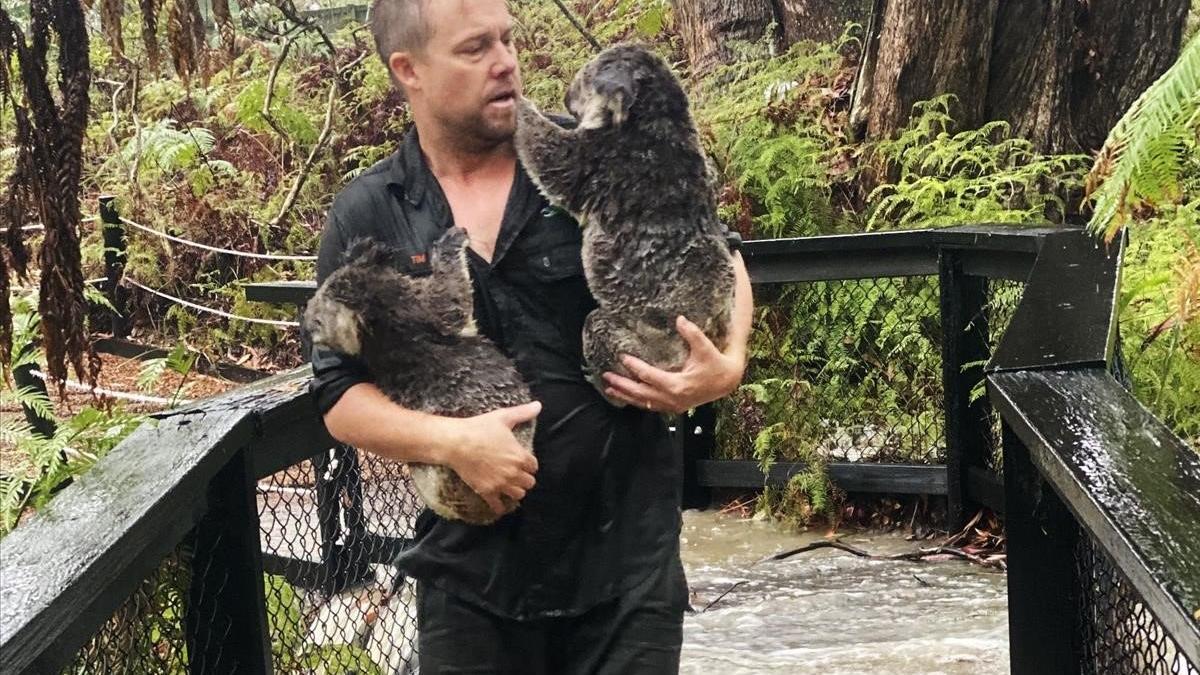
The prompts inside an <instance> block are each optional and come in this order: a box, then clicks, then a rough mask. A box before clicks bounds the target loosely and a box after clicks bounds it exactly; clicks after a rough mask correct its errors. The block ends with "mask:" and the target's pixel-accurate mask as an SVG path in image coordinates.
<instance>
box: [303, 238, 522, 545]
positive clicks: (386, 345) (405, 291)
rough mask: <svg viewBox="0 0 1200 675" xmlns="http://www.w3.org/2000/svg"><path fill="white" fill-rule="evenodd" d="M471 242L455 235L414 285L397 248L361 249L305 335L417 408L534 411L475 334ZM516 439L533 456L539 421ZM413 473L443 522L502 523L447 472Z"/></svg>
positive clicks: (319, 304)
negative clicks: (359, 363)
mask: <svg viewBox="0 0 1200 675" xmlns="http://www.w3.org/2000/svg"><path fill="white" fill-rule="evenodd" d="M467 244H468V240H467V233H466V231H465V230H463V229H461V228H452V229H450V230H449V231H447V233H446V234H445V235H443V236H442V238H441V239H439V240H438V241H437V242H436V243H435V244H434V246H433V249H432V251H431V252H430V266H431V268H432V270H433V273H432V274H431V275H429V276H424V277H415V276H410V275H407V274H404V273H403V272H401V271H399V269H398V268H397V265H396V256H397V254H396V253H395V251H393V250H392V249H390V248H388V247H386V246H383V245H381V244H378V243H375V242H371V241H367V240H363V241H360V242H358V243H356V244H355V245H354V246H352V247H351V249H350V251H349V252H348V253H347V255H346V256H345V260H346V263H345V264H344V265H343V266H342V267H340V268H339V269H338V270H337V271H336V272H334V273H333V274H330V275H329V278H327V279H326V280H325V281H324V283H322V284H321V287H320V288H319V289H317V293H316V295H314V296H313V298H312V300H311V301H309V303H308V308H307V309H306V310H305V313H304V326H305V329H306V330H307V331H308V333H309V334H310V335H311V337H312V340H313V342H314V343H315V344H319V345H322V346H324V347H327V348H329V349H333V350H335V351H340V352H342V353H345V354H351V355H357V356H358V357H359V358H361V359H362V360H363V361H364V362H365V363H366V364H367V367H368V369H369V370H370V372H371V375H372V376H373V377H374V380H375V385H376V386H377V387H379V389H380V390H381V391H383V393H384V394H386V395H387V397H388V398H390V399H391V400H392V401H394V402H396V403H398V404H400V405H401V406H403V407H405V408H409V409H411V410H419V411H423V412H427V413H432V414H435V415H446V416H449V417H471V416H474V415H480V414H483V413H487V412H491V411H493V410H496V409H497V408H504V407H509V406H514V405H520V404H523V403H528V402H529V401H530V400H532V399H531V397H530V393H529V388H528V387H527V386H526V384H525V382H524V381H523V380H522V379H521V376H520V374H519V373H518V372H517V369H516V367H515V366H514V365H513V363H512V361H511V360H510V359H509V358H508V357H506V356H505V355H504V354H503V353H502V352H501V351H500V350H499V349H498V348H497V347H496V346H495V345H494V344H492V343H491V342H490V341H489V340H488V339H487V338H485V337H483V336H481V335H479V334H478V333H477V331H476V330H475V324H474V321H473V319H472V313H473V312H472V307H473V304H472V303H473V296H472V291H471V280H470V276H469V273H468V271H467V259H466V247H467ZM513 431H514V433H515V434H516V437H517V440H518V441H520V442H521V444H522V445H524V446H525V448H526V449H528V450H529V451H530V452H531V453H532V452H533V433H534V424H533V422H529V423H526V424H522V425H519V426H518V427H517V428H516V429H514V430H513ZM409 470H410V472H411V474H412V477H413V484H414V486H415V487H416V489H417V492H418V493H419V494H420V495H421V497H422V499H424V500H425V503H426V504H427V505H428V506H429V507H430V508H431V509H433V511H434V512H435V513H437V514H438V515H440V516H442V517H444V518H452V519H458V520H462V521H465V522H468V523H473V524H479V525H486V524H488V523H491V522H493V521H495V520H496V518H497V516H496V514H495V513H494V512H493V511H492V510H491V508H489V507H488V505H487V503H486V502H484V501H483V498H481V497H480V496H479V495H478V494H476V493H475V491H474V490H472V489H471V488H470V487H469V486H468V485H467V484H466V483H465V482H463V480H462V479H461V478H459V476H458V474H456V473H455V472H454V471H453V470H452V469H450V468H449V467H445V466H439V465H431V464H420V463H415V462H413V463H410V464H409ZM503 499H504V500H505V506H506V507H509V508H511V507H513V506H515V504H514V503H513V502H512V501H511V500H509V498H508V497H503Z"/></svg>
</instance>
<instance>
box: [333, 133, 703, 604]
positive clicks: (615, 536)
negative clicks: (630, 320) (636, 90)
mask: <svg viewBox="0 0 1200 675" xmlns="http://www.w3.org/2000/svg"><path fill="white" fill-rule="evenodd" d="M452 221H453V217H452V214H451V212H450V208H449V205H448V204H447V202H446V198H445V196H444V195H443V193H442V191H441V188H440V186H439V185H438V183H437V180H436V179H435V178H434V177H433V175H432V173H431V172H430V171H429V169H428V167H427V166H426V164H425V161H424V157H423V155H422V153H421V150H420V146H419V143H418V141H417V137H416V134H415V132H410V133H409V134H408V136H407V137H406V138H405V140H404V142H403V143H402V145H401V148H400V150H399V151H398V152H397V153H396V154H394V155H392V156H391V157H389V158H387V159H385V160H383V161H382V162H380V163H378V164H376V165H375V166H374V167H372V168H371V169H369V170H367V171H366V172H364V173H363V174H362V175H360V176H359V177H358V178H356V179H355V180H354V181H352V182H351V183H350V184H349V185H348V186H347V187H346V188H345V189H344V190H343V191H342V192H341V193H340V194H339V195H338V197H337V199H335V201H334V204H333V207H332V208H331V210H330V213H329V219H328V223H327V225H326V229H325V232H324V235H323V236H322V240H321V250H320V259H319V262H318V280H319V281H321V280H324V278H325V277H327V276H328V275H329V274H330V273H331V272H332V271H333V270H334V269H336V267H337V265H338V264H339V260H340V258H341V254H342V252H343V251H344V250H346V249H347V248H348V246H349V245H350V244H351V242H353V241H354V240H355V239H358V238H360V237H371V238H374V239H377V240H380V241H383V242H386V243H388V244H391V245H393V246H398V247H400V248H401V249H402V250H403V252H404V253H405V254H406V255H405V256H404V257H405V258H407V259H410V260H413V261H414V262H413V269H412V272H413V273H420V272H421V271H422V270H421V269H420V268H421V266H422V261H423V260H425V259H426V258H424V255H425V254H426V253H427V252H428V250H429V246H430V244H431V243H432V242H433V241H435V240H436V239H437V238H438V237H439V236H441V234H442V233H443V232H444V231H445V230H446V228H448V227H451V226H452V225H453V222H452ZM581 242H582V237H581V232H580V228H579V225H578V224H577V223H576V222H575V221H574V220H573V219H572V218H571V217H570V216H569V215H568V214H566V213H564V212H562V211H560V210H558V209H555V208H552V207H551V206H550V205H549V204H548V203H547V202H546V200H545V199H544V198H543V197H542V196H541V195H540V194H539V192H538V190H537V188H536V187H534V185H533V183H532V182H531V181H530V179H529V177H528V176H527V175H526V174H525V172H524V170H522V169H521V168H520V167H519V166H518V169H517V173H516V176H515V177H514V181H513V186H512V190H511V192H510V194H509V196H508V202H507V206H506V208H505V211H504V216H503V221H502V223H501V226H500V234H499V238H498V241H497V243H496V248H495V252H494V255H493V259H492V261H491V262H490V263H489V262H488V261H486V260H484V259H483V258H481V257H480V256H479V255H477V254H475V253H474V252H473V251H471V252H470V253H469V261H470V272H471V279H472V282H473V285H474V292H475V320H476V323H477V325H478V326H479V329H480V332H481V333H482V334H483V335H485V336H487V337H488V338H490V339H491V340H492V341H493V342H494V343H495V344H496V345H497V346H498V347H499V348H500V349H501V350H503V351H504V352H505V353H506V354H508V355H509V356H510V357H511V358H513V360H514V361H515V363H516V365H517V368H518V370H519V371H520V372H521V374H522V376H523V377H524V378H525V380H526V382H528V383H529V386H530V390H531V391H532V394H533V397H534V398H535V399H537V400H538V401H541V403H542V412H541V413H540V415H539V416H538V419H537V432H536V435H535V437H534V452H535V453H536V455H537V458H538V466H539V468H538V472H537V475H536V479H537V485H536V486H535V487H534V488H533V489H532V490H530V491H529V493H528V494H527V495H526V497H525V499H524V501H523V502H522V503H521V506H520V508H518V509H517V510H516V511H515V512H513V513H511V514H509V515H507V516H505V517H504V518H501V519H500V520H499V521H497V522H496V523H495V524H493V525H490V526H484V527H480V526H472V525H466V524H463V523H461V522H456V521H449V520H445V519H442V518H441V517H439V516H437V515H436V514H434V513H433V512H432V511H429V510H428V509H426V510H425V511H424V512H423V513H422V514H421V515H420V517H419V518H418V520H417V528H416V529H417V532H416V537H415V545H414V547H413V548H412V549H411V550H409V551H408V552H406V553H405V554H404V555H403V556H402V557H401V559H400V560H399V561H398V562H399V565H400V567H401V569H402V570H403V571H404V572H405V573H406V574H408V575H410V576H412V577H415V578H417V579H420V580H422V581H424V582H426V583H429V584H432V585H434V586H437V587H439V588H441V589H443V590H444V591H446V592H448V593H450V594H452V595H455V596H457V597H460V598H462V599H464V600H467V601H469V602H472V603H474V604H477V605H479V606H481V607H484V608H486V609H488V610H490V611H492V612H493V613H496V614H499V615H501V616H506V617H511V618H517V619H533V618H541V617H549V616H570V615H577V614H581V613H583V612H585V611H587V610H588V609H589V608H591V607H593V606H595V605H596V604H598V603H600V602H603V601H604V600H607V599H610V598H613V597H616V596H618V595H620V594H621V593H622V592H623V591H625V590H627V589H629V588H631V587H632V586H634V585H636V584H637V582H638V581H640V580H642V579H643V578H645V577H646V575H647V574H648V573H650V572H651V571H653V570H654V569H655V568H656V567H659V566H661V565H664V564H666V563H667V562H668V561H669V560H670V558H669V556H672V555H674V552H675V551H676V546H677V544H678V536H679V527H680V516H679V490H680V457H679V454H678V452H677V451H676V450H675V448H674V447H673V444H672V443H671V442H670V440H669V437H668V434H667V428H666V423H665V420H664V419H663V418H662V416H660V415H658V414H654V413H650V412H647V411H644V410H638V409H632V408H625V409H618V408H615V407H613V406H611V405H609V404H608V403H606V402H605V400H604V399H603V398H602V397H601V396H600V395H599V393H598V392H597V391H596V390H595V389H594V388H593V387H592V386H591V385H590V384H589V383H588V382H587V381H586V380H585V379H584V374H583V369H582V364H583V357H582V347H581V340H582V329H583V322H584V319H585V317H586V316H587V314H588V313H589V312H590V311H591V310H592V309H594V308H595V301H594V300H593V299H592V296H591V294H590V293H589V291H588V287H587V283H586V280H585V279H584V276H583V266H582V262H581V257H580V246H581ZM313 370H314V375H315V377H314V379H313V384H312V393H313V396H314V399H315V400H316V401H317V405H318V407H319V408H320V409H321V412H322V413H324V412H326V411H327V410H328V409H329V408H331V407H332V406H333V405H334V403H335V402H336V401H337V399H338V398H339V397H340V396H341V395H342V393H344V392H345V390H346V389H348V388H349V387H350V386H353V385H354V384H357V383H359V382H366V381H370V377H371V375H370V373H369V372H368V371H367V369H366V367H365V366H364V364H363V363H362V362H361V361H358V360H357V359H354V358H351V357H349V356H346V355H342V354H336V353H332V352H328V351H324V350H314V352H313Z"/></svg>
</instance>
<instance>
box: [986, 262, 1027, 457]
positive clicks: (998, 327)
mask: <svg viewBox="0 0 1200 675" xmlns="http://www.w3.org/2000/svg"><path fill="white" fill-rule="evenodd" d="M1024 292H1025V284H1024V283H1021V282H1017V281H1008V280H1006V279H989V280H988V282H987V304H986V305H985V306H984V313H985V315H986V316H987V323H988V348H989V352H990V353H995V351H996V347H998V346H999V345H1000V339H1001V338H1002V337H1003V336H1004V331H1006V330H1008V324H1009V323H1011V322H1012V318H1013V314H1015V313H1016V311H1017V305H1019V304H1020V303H1021V296H1022V295H1023V294H1024ZM988 416H989V417H990V418H991V420H992V438H991V440H992V447H991V452H990V453H989V454H988V468H989V469H991V470H993V471H995V472H996V473H1001V472H1003V471H1004V451H1003V448H1004V443H1003V441H1002V439H1001V431H1000V428H1001V420H1000V413H998V412H996V411H995V409H993V408H992V407H991V406H988Z"/></svg>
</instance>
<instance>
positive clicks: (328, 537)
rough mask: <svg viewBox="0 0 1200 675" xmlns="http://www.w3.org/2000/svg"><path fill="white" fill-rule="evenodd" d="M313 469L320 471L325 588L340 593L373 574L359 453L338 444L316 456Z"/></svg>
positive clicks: (319, 490) (318, 475)
mask: <svg viewBox="0 0 1200 675" xmlns="http://www.w3.org/2000/svg"><path fill="white" fill-rule="evenodd" d="M313 469H314V470H315V471H316V474H317V475H316V484H317V519H318V520H319V522H320V527H321V563H322V566H323V567H324V569H325V574H324V579H322V581H323V584H322V590H324V591H325V592H326V593H340V592H341V591H344V590H346V589H347V588H349V587H351V586H354V585H355V584H358V583H361V582H362V581H364V580H366V579H369V578H371V577H372V572H371V568H370V566H369V564H368V562H367V556H366V553H365V551H364V550H363V544H365V543H366V526H365V523H364V518H363V515H362V483H361V478H362V477H361V469H360V467H359V465H358V452H357V451H356V450H355V449H354V448H351V447H349V446H346V445H339V446H337V447H336V448H333V449H331V450H328V451H326V452H322V453H320V454H319V455H317V456H316V457H314V458H313ZM343 497H344V498H345V499H346V502H343Z"/></svg>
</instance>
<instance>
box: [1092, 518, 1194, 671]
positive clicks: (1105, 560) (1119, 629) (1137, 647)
mask: <svg viewBox="0 0 1200 675" xmlns="http://www.w3.org/2000/svg"><path fill="white" fill-rule="evenodd" d="M1075 568H1076V572H1077V574H1078V578H1079V582H1080V588H1079V589H1078V592H1079V611H1080V622H1079V625H1080V628H1081V629H1082V635H1081V636H1080V642H1081V652H1082V656H1083V659H1082V663H1083V666H1084V667H1083V669H1082V670H1081V672H1083V673H1086V674H1088V675H1200V668H1198V667H1197V665H1196V664H1194V663H1191V662H1189V661H1188V659H1187V657H1186V656H1185V655H1184V654H1183V652H1181V651H1180V650H1179V646H1178V645H1177V644H1175V642H1174V640H1172V639H1171V637H1170V636H1168V635H1167V634H1166V632H1165V631H1164V630H1163V628H1162V626H1161V625H1160V624H1159V623H1158V621H1157V620H1155V618H1154V616H1153V615H1152V614H1151V613H1150V610H1148V609H1147V608H1146V606H1145V604H1143V602H1142V598H1141V596H1140V595H1139V594H1138V592H1137V591H1136V590H1135V589H1134V588H1133V586H1131V585H1130V584H1129V582H1128V581H1127V580H1126V579H1125V578H1124V575H1122V574H1121V572H1120V571H1119V570H1118V569H1117V568H1116V566H1115V565H1114V564H1113V561H1112V559H1111V558H1109V557H1108V555H1107V554H1106V553H1105V552H1104V551H1102V550H1100V549H1099V548H1098V547H1097V546H1096V544H1095V542H1094V541H1092V539H1091V537H1089V536H1088V534H1087V533H1086V532H1080V536H1079V542H1078V544H1077V545H1076V547H1075Z"/></svg>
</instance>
